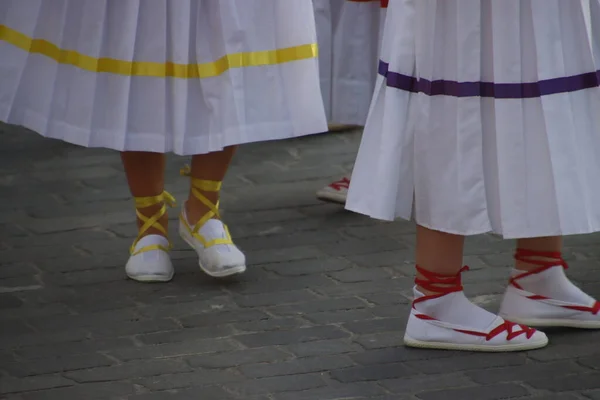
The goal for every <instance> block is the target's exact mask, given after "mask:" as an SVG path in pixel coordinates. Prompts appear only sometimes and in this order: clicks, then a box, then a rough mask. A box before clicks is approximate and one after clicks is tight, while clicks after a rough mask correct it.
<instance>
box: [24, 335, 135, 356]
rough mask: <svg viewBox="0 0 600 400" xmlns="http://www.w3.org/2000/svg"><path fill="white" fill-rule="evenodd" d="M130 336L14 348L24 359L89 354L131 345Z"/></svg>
mask: <svg viewBox="0 0 600 400" xmlns="http://www.w3.org/2000/svg"><path fill="white" fill-rule="evenodd" d="M133 345H134V343H133V340H132V339H130V338H115V339H112V338H111V339H88V340H83V341H79V342H64V343H54V344H49V345H38V346H28V347H21V348H18V349H15V350H14V352H15V354H17V356H19V357H22V358H24V359H37V358H49V357H57V356H64V355H77V354H90V353H97V352H101V351H109V350H114V349H120V348H125V347H133Z"/></svg>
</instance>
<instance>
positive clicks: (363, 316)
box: [304, 308, 373, 324]
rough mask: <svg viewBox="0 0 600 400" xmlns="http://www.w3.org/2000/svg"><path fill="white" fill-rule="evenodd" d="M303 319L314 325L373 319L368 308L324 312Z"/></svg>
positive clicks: (308, 315)
mask: <svg viewBox="0 0 600 400" xmlns="http://www.w3.org/2000/svg"><path fill="white" fill-rule="evenodd" d="M304 318H305V319H307V320H309V321H311V322H314V323H315V324H338V323H341V322H353V321H365V320H371V319H372V318H373V313H372V312H371V309H369V308H363V309H355V310H336V311H325V312H318V313H313V314H307V315H304Z"/></svg>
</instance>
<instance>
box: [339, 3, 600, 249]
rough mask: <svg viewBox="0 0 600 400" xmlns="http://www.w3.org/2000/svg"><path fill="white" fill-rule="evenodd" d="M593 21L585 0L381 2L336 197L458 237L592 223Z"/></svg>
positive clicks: (599, 123)
mask: <svg viewBox="0 0 600 400" xmlns="http://www.w3.org/2000/svg"><path fill="white" fill-rule="evenodd" d="M590 10H591V18H589V17H590ZM586 21H587V23H586ZM590 21H591V22H590ZM599 24H600V4H599V2H598V0H591V1H584V2H582V1H580V0H391V2H390V5H389V8H388V16H387V20H386V26H385V33H384V37H383V44H382V57H381V62H380V67H379V74H380V76H379V77H378V82H377V85H376V86H377V87H376V89H375V93H374V95H373V101H372V105H371V109H370V113H369V117H368V121H367V126H366V129H365V133H364V134H363V138H362V143H361V146H360V151H359V154H358V157H357V161H356V164H355V169H354V172H353V174H352V185H351V187H350V192H349V196H348V203H347V208H348V209H350V210H353V211H356V212H360V213H364V214H367V215H370V216H372V217H375V218H379V219H385V220H392V219H394V218H397V217H401V218H405V219H409V218H411V216H413V215H414V217H415V219H416V221H417V223H419V224H420V225H422V226H425V227H428V228H431V229H435V230H439V231H443V232H448V233H454V234H461V235H472V234H479V233H484V232H489V231H493V232H495V233H498V234H501V235H503V236H504V237H506V238H523V237H540V236H549V235H568V234H580V233H589V232H593V231H598V230H600V179H599V177H600V89H599V88H598V85H599V78H598V72H597V70H598V69H599V67H598V65H599V63H600V46H599V45H600V30H598V28H599Z"/></svg>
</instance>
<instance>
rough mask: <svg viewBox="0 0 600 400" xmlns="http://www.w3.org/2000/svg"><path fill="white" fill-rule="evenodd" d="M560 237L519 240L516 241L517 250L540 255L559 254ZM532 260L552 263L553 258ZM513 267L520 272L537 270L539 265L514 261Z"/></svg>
mask: <svg viewBox="0 0 600 400" xmlns="http://www.w3.org/2000/svg"><path fill="white" fill-rule="evenodd" d="M562 244H563V240H562V236H549V237H541V238H531V239H520V240H518V241H517V248H519V249H526V250H531V251H534V252H541V253H560V252H561V251H562ZM532 258H533V259H534V260H539V261H554V259H553V258H551V257H550V258H549V257H543V256H539V255H538V256H534V257H532ZM515 266H516V268H517V269H518V270H521V271H531V270H534V269H537V268H539V267H540V266H539V264H532V263H529V262H526V261H522V260H516V262H515Z"/></svg>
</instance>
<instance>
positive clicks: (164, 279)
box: [127, 273, 175, 283]
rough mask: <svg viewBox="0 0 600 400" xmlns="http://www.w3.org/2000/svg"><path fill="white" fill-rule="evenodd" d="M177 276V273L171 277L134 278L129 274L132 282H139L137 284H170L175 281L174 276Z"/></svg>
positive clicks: (142, 276) (147, 276) (144, 276)
mask: <svg viewBox="0 0 600 400" xmlns="http://www.w3.org/2000/svg"><path fill="white" fill-rule="evenodd" d="M174 275H175V273H172V274H171V275H169V276H164V275H140V276H133V275H129V274H127V277H128V278H129V279H131V280H134V281H137V282H142V283H160V282H169V281H170V280H172V279H173V276H174Z"/></svg>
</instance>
